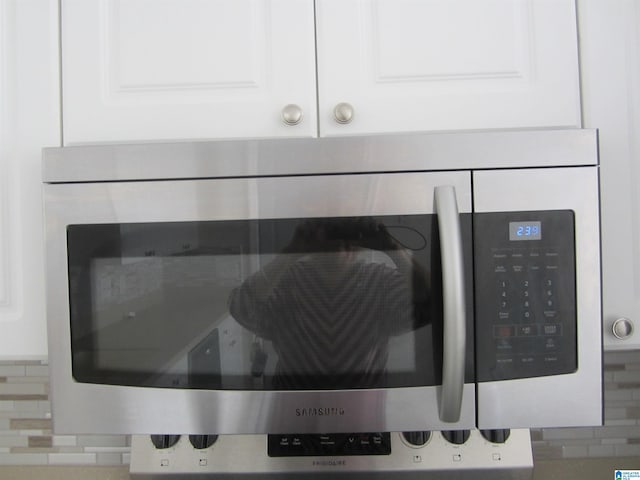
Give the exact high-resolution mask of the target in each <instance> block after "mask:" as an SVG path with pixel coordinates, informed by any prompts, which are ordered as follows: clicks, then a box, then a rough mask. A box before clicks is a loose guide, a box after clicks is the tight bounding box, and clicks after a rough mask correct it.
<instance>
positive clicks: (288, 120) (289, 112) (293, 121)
mask: <svg viewBox="0 0 640 480" xmlns="http://www.w3.org/2000/svg"><path fill="white" fill-rule="evenodd" d="M302 116H303V115H302V108H300V105H296V104H293V103H290V104H289V105H285V106H284V108H283V109H282V121H283V122H284V123H285V124H286V125H298V124H299V123H300V122H301V121H302Z"/></svg>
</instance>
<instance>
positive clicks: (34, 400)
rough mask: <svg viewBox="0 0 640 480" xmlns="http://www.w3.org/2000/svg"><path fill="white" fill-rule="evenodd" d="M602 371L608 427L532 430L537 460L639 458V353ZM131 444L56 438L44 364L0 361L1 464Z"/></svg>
mask: <svg viewBox="0 0 640 480" xmlns="http://www.w3.org/2000/svg"><path fill="white" fill-rule="evenodd" d="M604 367H605V368H604V385H605V395H604V399H605V423H604V425H603V426H600V427H582V428H551V429H540V430H532V432H531V438H532V441H533V454H534V458H535V459H549V458H581V457H616V456H619V457H623V456H638V457H640V351H632V352H609V353H606V354H605V357H604ZM576 395H580V392H576ZM550 400H551V399H550ZM130 444H131V442H130V438H129V437H128V436H126V435H108V436H105V435H54V434H53V433H52V430H51V404H50V402H49V379H48V365H47V364H46V362H39V361H0V465H47V464H49V465H123V464H128V463H129V460H130Z"/></svg>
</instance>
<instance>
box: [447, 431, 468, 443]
mask: <svg viewBox="0 0 640 480" xmlns="http://www.w3.org/2000/svg"><path fill="white" fill-rule="evenodd" d="M470 435H471V431H470V430H447V431H444V432H442V436H443V437H444V438H445V439H446V440H447V442H449V443H453V444H454V445H462V444H463V443H465V442H466V441H467V440H469V436H470Z"/></svg>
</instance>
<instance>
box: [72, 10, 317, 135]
mask: <svg viewBox="0 0 640 480" xmlns="http://www.w3.org/2000/svg"><path fill="white" fill-rule="evenodd" d="M313 21H314V12H313V1H312V0H63V1H62V77H63V116H64V117H63V120H64V142H65V144H67V145H69V144H76V143H91V142H110V141H145V140H167V139H192V138H228V137H276V136H314V135H316V131H317V127H316V87H315V43H314V25H313ZM287 105H296V106H297V107H298V108H299V110H296V109H295V108H294V107H291V108H290V110H291V111H289V118H290V119H291V121H292V122H295V120H298V119H299V123H297V124H296V125H287V124H286V123H285V122H284V121H283V119H282V112H283V109H284V108H285V106H287ZM298 112H299V114H300V115H302V117H301V118H299V117H298Z"/></svg>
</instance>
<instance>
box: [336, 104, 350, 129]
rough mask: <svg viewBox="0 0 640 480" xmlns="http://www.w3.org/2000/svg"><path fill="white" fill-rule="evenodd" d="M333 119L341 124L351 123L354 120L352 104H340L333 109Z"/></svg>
mask: <svg viewBox="0 0 640 480" xmlns="http://www.w3.org/2000/svg"><path fill="white" fill-rule="evenodd" d="M333 118H334V119H335V121H336V122H338V123H340V124H343V125H345V124H347V123H351V121H352V120H353V106H352V105H351V104H350V103H344V102H342V103H339V104H337V105H336V106H335V108H334V109H333Z"/></svg>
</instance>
